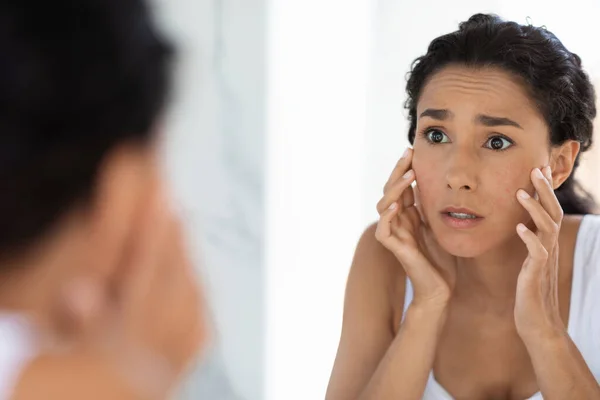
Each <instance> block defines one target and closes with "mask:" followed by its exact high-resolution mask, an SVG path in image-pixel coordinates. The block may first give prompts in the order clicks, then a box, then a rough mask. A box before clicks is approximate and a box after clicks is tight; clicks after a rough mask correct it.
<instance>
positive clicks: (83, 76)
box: [0, 0, 173, 272]
mask: <svg viewBox="0 0 600 400" xmlns="http://www.w3.org/2000/svg"><path fill="white" fill-rule="evenodd" d="M172 53H173V50H172V48H171V46H170V44H169V43H167V42H166V41H165V39H163V38H162V37H161V36H160V35H159V33H158V32H157V30H156V29H155V27H154V25H153V23H152V20H151V18H150V15H149V10H148V8H147V5H146V4H145V2H143V1H142V0H118V1H107V0H80V1H67V0H55V1H35V0H6V1H3V2H1V3H0V54H2V57H0V193H1V194H2V195H1V196H0V226H2V229H1V230H0V254H2V255H3V259H4V258H6V257H10V256H14V255H19V254H22V253H23V252H27V250H28V249H30V248H31V247H32V246H34V245H35V244H36V242H38V241H40V240H41V239H43V238H44V237H45V236H46V235H47V234H48V232H50V231H51V230H52V229H53V227H54V226H55V225H56V224H57V223H58V222H59V221H60V220H61V218H62V217H64V216H65V215H67V214H68V213H69V211H71V210H73V209H75V208H77V207H82V206H83V207H85V206H86V205H87V203H88V202H89V201H90V199H91V198H92V197H93V196H94V190H95V187H96V186H95V183H97V180H98V175H99V171H100V168H101V165H102V163H103V162H104V161H105V159H106V158H107V156H108V155H109V154H110V153H111V152H112V151H113V150H115V149H117V148H118V147H120V146H121V145H125V144H128V145H131V146H132V147H137V148H142V147H148V146H149V144H150V142H151V141H152V136H153V132H154V131H155V129H154V125H155V123H156V120H157V118H158V117H159V115H160V113H161V111H162V109H163V106H164V105H165V101H166V99H167V95H168V88H169V76H170V74H169V69H170V64H171V59H172ZM2 265H3V264H0V272H3V271H2V270H1V268H3V267H2ZM4 268H6V267H4Z"/></svg>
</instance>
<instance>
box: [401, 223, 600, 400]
mask: <svg viewBox="0 0 600 400" xmlns="http://www.w3.org/2000/svg"><path fill="white" fill-rule="evenodd" d="M412 297H413V288H412V285H411V283H410V280H408V279H407V281H406V294H405V298H404V314H406V309H407V308H408V306H409V305H410V302H411V301H412ZM567 332H568V333H569V336H570V337H571V339H572V340H573V342H574V343H575V345H576V346H577V348H578V349H579V351H580V352H581V354H582V356H583V358H584V359H585V361H586V363H587V366H588V368H589V369H590V371H591V372H592V374H593V375H594V376H595V377H596V380H597V381H598V382H600V215H586V216H584V217H583V220H582V222H581V225H580V227H579V232H578V234H577V241H576V244H575V256H574V260H573V282H572V287H571V304H570V306H569V322H568V324H567ZM423 400H453V398H452V396H451V395H450V394H449V393H448V392H447V391H446V390H445V389H444V388H443V387H442V386H441V385H440V384H439V383H438V382H437V381H436V380H435V377H434V375H433V371H431V373H430V374H429V380H428V381H427V385H426V386H425V392H424V393H423ZM528 400H543V397H542V394H541V393H540V392H538V393H536V394H534V395H533V396H531V397H530V398H529V399H528Z"/></svg>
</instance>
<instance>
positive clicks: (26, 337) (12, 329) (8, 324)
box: [0, 312, 38, 400]
mask: <svg viewBox="0 0 600 400" xmlns="http://www.w3.org/2000/svg"><path fill="white" fill-rule="evenodd" d="M37 352H38V346H37V340H36V336H35V332H34V330H33V329H32V326H31V325H30V324H29V323H28V321H27V319H26V318H25V317H23V316H20V315H17V314H3V313H1V312H0V400H9V399H10V398H11V397H12V395H13V391H14V389H15V385H16V383H17V382H18V379H19V375H20V374H21V372H22V371H23V368H24V367H25V366H26V365H27V363H28V362H29V361H31V360H32V359H33V358H34V357H35V356H36V354H37Z"/></svg>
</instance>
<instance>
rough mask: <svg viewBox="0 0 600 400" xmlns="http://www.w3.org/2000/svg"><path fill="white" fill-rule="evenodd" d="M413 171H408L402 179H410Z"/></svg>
mask: <svg viewBox="0 0 600 400" xmlns="http://www.w3.org/2000/svg"><path fill="white" fill-rule="evenodd" d="M413 173H414V171H413V170H412V169H410V170H408V171H407V172H406V173H405V174H404V175H403V176H402V177H403V178H404V179H408V178H411V177H412V176H413Z"/></svg>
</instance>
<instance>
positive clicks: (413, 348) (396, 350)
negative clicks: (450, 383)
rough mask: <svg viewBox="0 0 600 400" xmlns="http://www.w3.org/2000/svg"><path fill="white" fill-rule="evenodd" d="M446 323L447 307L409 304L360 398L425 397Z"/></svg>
mask: <svg viewBox="0 0 600 400" xmlns="http://www.w3.org/2000/svg"><path fill="white" fill-rule="evenodd" d="M444 322H445V310H443V309H440V310H435V309H430V310H426V309H417V308H412V306H411V307H409V309H408V310H407V313H406V318H405V320H404V322H403V324H402V326H401V327H400V331H399V332H398V335H397V336H396V338H395V339H394V341H393V343H392V345H391V346H390V348H389V349H388V351H387V353H386V354H385V357H384V358H383V360H382V361H381V363H380V364H379V367H378V368H377V370H376V371H375V375H373V378H371V381H370V382H369V384H368V386H367V388H366V389H365V391H364V392H363V393H362V395H361V396H360V397H359V399H361V400H367V399H368V400H371V399H391V398H394V399H402V400H408V399H415V400H419V399H421V398H422V397H423V392H424V391H425V385H426V384H427V379H428V377H429V374H430V372H431V369H432V368H433V361H434V358H435V351H436V347H437V342H438V339H439V335H440V333H441V331H442V328H443V325H444Z"/></svg>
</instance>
